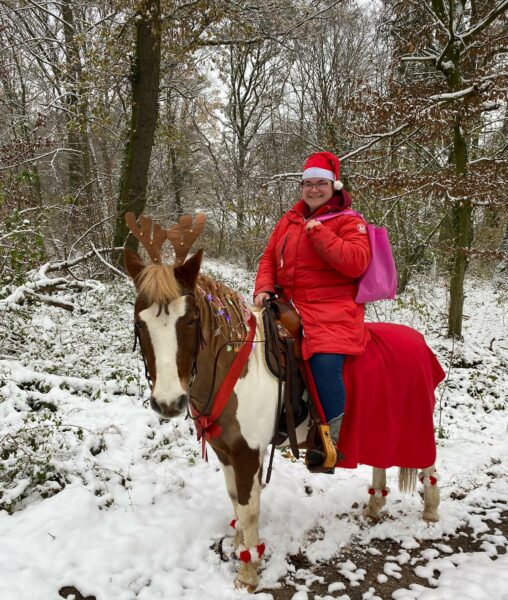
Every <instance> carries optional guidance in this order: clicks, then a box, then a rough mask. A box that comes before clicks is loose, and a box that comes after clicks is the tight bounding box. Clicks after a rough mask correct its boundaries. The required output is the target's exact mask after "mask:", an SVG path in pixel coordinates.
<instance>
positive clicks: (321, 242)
mask: <svg viewBox="0 0 508 600" xmlns="http://www.w3.org/2000/svg"><path fill="white" fill-rule="evenodd" d="M339 171H340V163H339V159H338V158H337V157H336V156H335V155H334V154H332V153H331V152H317V153H315V154H312V155H311V156H309V157H308V159H307V161H306V163H305V166H304V171H303V177H302V181H301V191H302V199H301V200H300V201H299V202H297V203H296V204H295V205H294V206H293V207H292V208H291V209H290V210H289V211H288V212H287V213H285V214H284V215H283V217H282V219H281V220H280V221H279V222H278V223H277V225H276V226H275V229H274V231H273V233H272V235H271V237H270V239H269V241H268V245H267V246H266V249H265V251H264V253H263V256H262V258H261V260H260V262H259V267H258V272H257V277H256V285H255V290H254V304H255V305H256V306H262V305H263V300H265V299H267V298H268V297H269V296H270V295H271V294H273V293H274V292H275V286H279V287H280V288H282V290H283V294H284V297H285V299H286V300H288V301H290V302H292V304H293V305H294V306H295V308H296V309H297V311H298V313H299V314H300V316H301V319H302V327H303V337H302V354H303V358H304V360H308V361H309V365H310V368H311V371H312V376H313V378H314V382H315V384H316V388H317V392H318V394H319V399H320V402H321V405H322V407H323V411H324V414H325V417H326V420H327V422H328V424H329V425H330V436H331V438H332V440H333V441H334V444H335V445H336V444H337V441H338V438H339V431H340V426H341V423H342V417H343V414H344V405H345V389H344V381H343V377H342V367H343V363H344V357H345V355H347V354H360V353H361V352H363V350H364V349H365V346H366V344H367V341H368V339H369V334H368V331H367V329H366V328H365V325H364V309H363V304H357V303H356V302H355V300H354V299H355V296H356V292H357V280H358V278H359V277H360V275H362V274H363V273H364V272H365V270H366V269H367V267H368V265H369V262H370V245H369V238H368V234H367V228H366V226H365V223H364V221H363V220H362V219H361V218H360V217H358V216H356V215H354V214H344V215H341V211H344V210H345V209H347V208H349V207H350V206H351V198H350V196H349V194H348V193H347V192H346V191H345V190H343V189H342V183H341V182H340V180H339ZM324 215H326V217H324Z"/></svg>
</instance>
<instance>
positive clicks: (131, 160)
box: [113, 0, 161, 263]
mask: <svg viewBox="0 0 508 600" xmlns="http://www.w3.org/2000/svg"><path fill="white" fill-rule="evenodd" d="M138 17H139V20H137V21H136V54H135V59H134V60H135V62H134V65H133V73H132V76H131V79H132V114H131V122H130V127H129V134H128V142H127V146H126V150H125V156H124V163H123V167H122V176H121V180H120V194H119V197H118V202H117V217H116V227H115V235H114V241H113V246H115V247H117V246H123V245H124V243H125V244H126V246H127V247H128V248H131V249H133V250H136V249H137V247H138V241H137V240H136V238H134V237H133V236H129V237H127V236H128V234H129V230H128V228H127V226H126V224H125V213H126V212H128V211H132V212H133V213H134V214H135V215H136V217H138V216H139V215H140V214H141V212H142V211H143V209H144V208H145V203H146V188H147V183H148V169H149V166H150V157H151V154H152V147H153V142H154V137H155V129H156V125H157V114H158V99H159V80H160V62H161V28H160V0H142V2H141V6H140V9H139V12H138ZM118 262H119V263H121V262H122V261H121V259H119V260H118Z"/></svg>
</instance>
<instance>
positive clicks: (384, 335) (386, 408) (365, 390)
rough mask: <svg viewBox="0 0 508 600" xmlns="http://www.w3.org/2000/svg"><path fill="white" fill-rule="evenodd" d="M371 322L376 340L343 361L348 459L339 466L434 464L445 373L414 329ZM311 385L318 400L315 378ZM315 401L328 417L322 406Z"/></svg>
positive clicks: (342, 445) (343, 445) (343, 442)
mask: <svg viewBox="0 0 508 600" xmlns="http://www.w3.org/2000/svg"><path fill="white" fill-rule="evenodd" d="M366 326H367V328H368V330H369V332H370V335H371V339H370V341H369V343H368V344H367V347H366V349H365V352H363V354H359V355H357V356H348V357H347V359H346V361H345V363H344V383H345V387H346V406H345V413H344V420H343V422H342V427H341V431H340V437H339V444H338V449H339V451H340V452H341V453H342V455H343V456H344V459H343V460H341V461H339V462H338V463H337V466H338V467H344V468H355V467H357V466H358V464H366V465H371V466H373V467H378V468H380V469H384V468H388V467H392V466H398V467H408V468H420V469H421V468H425V467H429V466H431V465H433V464H434V462H435V460H436V444H435V440H434V424H433V411H434V404H435V397H434V390H435V388H436V386H437V385H438V384H439V382H441V381H442V380H443V379H444V378H445V372H444V371H443V369H442V367H441V365H440V364H439V362H438V360H437V358H436V357H435V355H434V353H433V352H432V350H431V349H430V348H429V347H428V346H427V344H426V343H425V340H424V338H423V336H422V335H421V334H420V333H418V332H417V331H415V330H414V329H411V328H410V327H406V326H404V325H394V324H392V323H367V324H366ZM306 366H307V369H306V371H307V378H308V379H311V377H310V368H309V367H308V363H307V364H306ZM308 384H309V387H310V388H311V392H312V396H313V398H314V399H316V398H317V394H316V391H315V386H314V382H313V381H308ZM312 388H314V389H312ZM314 403H315V405H316V409H317V410H318V413H319V415H320V417H321V419H324V414H323V411H322V408H321V405H320V404H319V402H316V401H315V402H314Z"/></svg>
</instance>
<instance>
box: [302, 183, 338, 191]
mask: <svg viewBox="0 0 508 600" xmlns="http://www.w3.org/2000/svg"><path fill="white" fill-rule="evenodd" d="M330 183H331V181H318V182H317V183H311V182H310V181H302V183H301V184H300V185H301V186H302V188H303V189H304V190H311V189H312V188H314V187H315V188H319V189H324V188H327V187H328V186H329V185H330Z"/></svg>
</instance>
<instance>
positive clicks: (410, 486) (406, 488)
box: [399, 467, 418, 493]
mask: <svg viewBox="0 0 508 600" xmlns="http://www.w3.org/2000/svg"><path fill="white" fill-rule="evenodd" d="M417 473H418V469H407V468H406V467H401V468H400V469H399V490H400V491H401V492H408V493H409V492H413V491H414V490H415V488H416V475H417Z"/></svg>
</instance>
